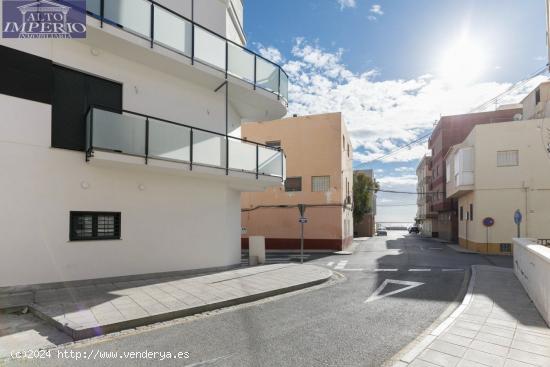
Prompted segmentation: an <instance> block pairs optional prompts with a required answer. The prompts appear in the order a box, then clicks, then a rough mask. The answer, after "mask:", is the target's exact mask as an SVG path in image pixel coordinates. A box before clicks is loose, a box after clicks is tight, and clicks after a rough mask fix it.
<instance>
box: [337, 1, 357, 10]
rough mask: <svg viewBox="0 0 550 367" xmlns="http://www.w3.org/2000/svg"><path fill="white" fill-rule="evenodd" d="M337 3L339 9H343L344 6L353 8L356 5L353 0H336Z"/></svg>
mask: <svg viewBox="0 0 550 367" xmlns="http://www.w3.org/2000/svg"><path fill="white" fill-rule="evenodd" d="M337 1H338V4H340V10H344V9H345V8H355V6H356V5H357V4H356V2H355V0H337Z"/></svg>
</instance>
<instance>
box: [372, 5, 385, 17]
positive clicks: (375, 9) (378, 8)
mask: <svg viewBox="0 0 550 367" xmlns="http://www.w3.org/2000/svg"><path fill="white" fill-rule="evenodd" d="M370 12H371V13H373V14H377V15H384V12H383V11H382V6H381V5H379V4H374V5H373V6H371V8H370Z"/></svg>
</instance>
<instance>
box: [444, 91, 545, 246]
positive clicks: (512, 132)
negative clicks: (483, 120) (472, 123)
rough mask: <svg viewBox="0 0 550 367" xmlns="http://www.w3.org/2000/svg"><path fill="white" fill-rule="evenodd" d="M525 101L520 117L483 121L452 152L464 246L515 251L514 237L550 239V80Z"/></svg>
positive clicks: (451, 193)
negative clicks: (517, 218) (517, 215)
mask: <svg viewBox="0 0 550 367" xmlns="http://www.w3.org/2000/svg"><path fill="white" fill-rule="evenodd" d="M522 103H523V114H519V115H517V116H516V119H515V121H510V122H501V123H495V124H486V125H477V126H476V127H474V129H473V130H472V132H471V133H470V135H468V137H467V138H466V139H465V140H464V141H463V142H462V143H461V144H458V145H455V146H453V147H452V148H451V149H450V151H449V153H448V154H447V156H446V162H447V197H448V198H457V199H458V211H459V212H458V227H459V228H458V229H459V231H458V232H459V242H460V245H461V246H463V247H466V248H469V249H472V250H476V251H480V252H488V253H510V252H511V251H512V246H511V244H512V238H514V237H527V238H534V239H537V240H539V241H541V243H550V226H549V224H550V121H549V117H550V114H548V111H550V108H549V106H550V83H543V84H541V85H540V86H539V87H538V88H537V89H536V90H534V91H533V92H532V93H530V94H529V95H528V96H527V97H526V98H525V99H524V100H523V102H522ZM495 137H498V139H495ZM518 210H519V212H520V213H521V216H522V220H521V223H520V225H519V236H518V226H517V225H516V223H515V222H514V214H515V213H516V211H518Z"/></svg>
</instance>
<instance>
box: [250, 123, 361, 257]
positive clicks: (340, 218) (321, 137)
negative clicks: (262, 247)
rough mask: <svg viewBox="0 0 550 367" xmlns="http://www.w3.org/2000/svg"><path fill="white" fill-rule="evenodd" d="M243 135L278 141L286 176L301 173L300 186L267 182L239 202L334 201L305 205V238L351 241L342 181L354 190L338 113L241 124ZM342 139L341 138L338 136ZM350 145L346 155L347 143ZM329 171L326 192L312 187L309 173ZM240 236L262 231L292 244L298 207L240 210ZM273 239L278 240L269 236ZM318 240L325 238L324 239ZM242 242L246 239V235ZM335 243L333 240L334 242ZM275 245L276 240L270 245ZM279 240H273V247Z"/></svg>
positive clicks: (321, 244)
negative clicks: (294, 188)
mask: <svg viewBox="0 0 550 367" xmlns="http://www.w3.org/2000/svg"><path fill="white" fill-rule="evenodd" d="M242 135H243V137H246V138H247V139H249V140H256V141H260V142H268V141H281V144H282V147H283V149H284V151H285V154H286V157H287V177H297V176H301V177H302V191H301V192H285V190H284V188H272V189H268V190H267V191H266V192H263V193H244V194H243V195H242V200H241V206H242V208H243V209H245V210H250V209H253V208H256V207H258V206H274V205H297V204H301V203H303V204H310V205H333V206H334V207H323V208H308V209H307V211H306V215H305V216H306V217H307V218H308V219H309V222H308V223H307V224H306V226H305V227H306V232H305V238H306V239H310V240H312V241H308V246H309V244H310V243H311V245H312V246H314V247H309V248H317V249H323V248H327V246H328V245H327V244H328V243H330V247H329V248H330V249H336V246H340V247H341V246H342V243H344V247H345V245H346V244H348V243H350V242H351V238H352V236H353V218H352V217H353V215H352V211H351V207H348V208H347V209H346V210H343V209H342V205H343V203H344V201H345V198H346V194H347V193H346V182H348V183H349V192H350V195H351V196H352V192H353V171H352V167H351V164H352V152H353V147H352V146H351V142H350V138H349V134H348V133H347V130H346V129H345V125H344V124H343V122H342V117H341V114H340V113H331V114H324V115H313V116H304V117H298V118H288V119H283V120H277V121H270V122H264V123H249V124H243V126H242ZM343 140H344V142H343ZM348 144H349V145H350V155H349V157H348V153H347V146H348ZM325 175H328V176H330V190H329V191H328V192H312V190H311V177H312V176H325ZM242 226H243V228H246V234H245V235H244V238H246V237H248V236H265V237H266V244H267V246H268V247H269V246H270V243H275V242H277V243H281V240H287V243H288V244H289V246H293V245H292V244H293V243H295V241H294V240H296V239H298V238H299V235H300V232H299V227H298V209H296V208H291V209H281V208H259V209H255V210H253V211H246V212H243V214H242ZM272 239H276V240H277V241H272ZM322 240H330V242H326V243H324V242H323V241H322ZM245 243H246V241H245ZM335 244H337V245H335ZM274 246H275V245H274ZM280 246H284V244H283V245H276V247H280Z"/></svg>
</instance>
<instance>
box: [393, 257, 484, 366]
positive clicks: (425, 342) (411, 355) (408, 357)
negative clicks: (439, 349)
mask: <svg viewBox="0 0 550 367" xmlns="http://www.w3.org/2000/svg"><path fill="white" fill-rule="evenodd" d="M470 271H471V275H470V277H469V279H468V275H466V276H465V278H464V283H463V286H462V287H461V289H460V292H459V294H458V296H457V299H459V298H460V295H461V294H464V296H463V297H464V298H463V300H462V302H461V303H460V304H459V305H458V306H454V307H455V310H454V311H453V312H452V313H451V314H450V315H449V316H447V317H446V318H445V319H444V320H442V321H440V322H439V320H437V321H436V322H435V323H438V324H437V326H436V327H435V328H433V329H432V330H431V331H429V330H430V329H431V326H430V327H429V328H428V329H426V331H424V333H422V334H421V336H419V337H418V338H417V339H415V340H414V341H412V342H411V343H410V344H409V345H407V346H406V347H405V348H403V349H402V350H401V351H400V352H398V353H397V354H396V355H400V354H401V353H404V354H403V355H402V356H400V357H396V358H395V359H393V361H394V362H393V364H390V366H393V367H405V366H408V365H409V364H410V363H412V362H413V361H414V360H415V358H416V357H418V356H419V355H420V353H422V352H423V351H424V349H426V348H427V347H428V346H429V345H430V344H431V343H432V342H433V341H434V340H435V339H436V338H437V337H438V336H439V335H441V334H442V333H443V332H444V331H445V330H447V328H448V327H449V326H451V325H452V324H453V323H454V322H455V320H456V319H457V318H458V317H459V316H460V315H461V314H462V313H463V312H464V310H466V308H467V307H468V306H469V305H470V302H471V301H472V298H473V290H474V286H475V283H476V277H477V266H476V265H472V266H471V267H470ZM467 279H468V280H467ZM466 280H467V282H468V286H467V287H466V286H465V283H466ZM450 307H453V306H450ZM435 323H434V324H435ZM434 324H432V326H433V325H434ZM417 341H418V342H417ZM415 343H416V344H415ZM413 344H415V345H414V347H412V348H411V345H413ZM409 348H411V349H409ZM405 351H406V353H405ZM397 358H399V359H397ZM391 360H392V359H390V361H391Z"/></svg>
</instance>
